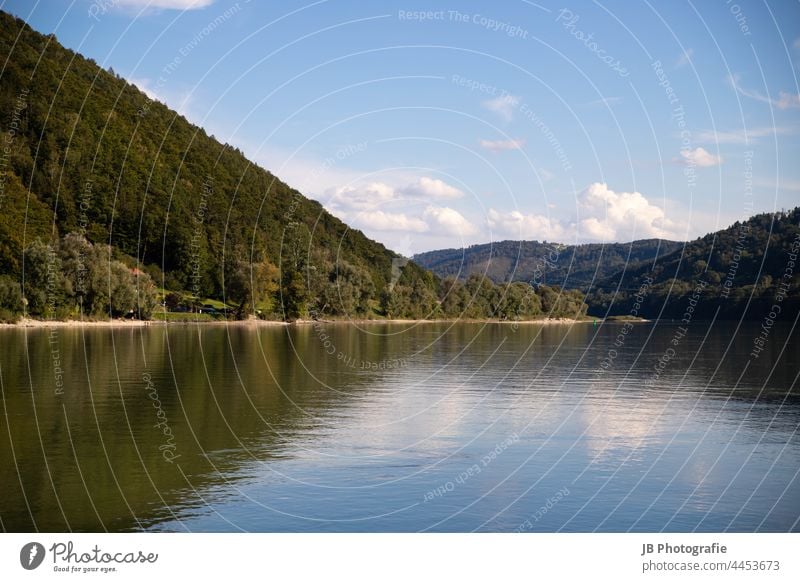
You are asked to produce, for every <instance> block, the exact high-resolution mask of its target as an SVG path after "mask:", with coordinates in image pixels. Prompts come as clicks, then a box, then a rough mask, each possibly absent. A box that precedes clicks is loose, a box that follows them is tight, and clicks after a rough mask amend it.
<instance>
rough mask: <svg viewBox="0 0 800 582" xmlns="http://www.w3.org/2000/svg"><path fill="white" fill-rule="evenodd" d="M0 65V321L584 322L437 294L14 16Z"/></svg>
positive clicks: (512, 304) (527, 307) (534, 304)
mask: <svg viewBox="0 0 800 582" xmlns="http://www.w3.org/2000/svg"><path fill="white" fill-rule="evenodd" d="M0 63H2V69H1V70H0V111H2V116H0V135H1V136H2V141H3V144H2V146H3V147H2V148H0V154H2V156H1V159H0V320H2V319H6V320H9V319H15V318H17V317H19V314H21V313H23V312H24V313H26V314H28V315H32V316H34V317H78V316H81V317H82V316H84V315H89V316H97V317H99V316H108V315H111V316H118V315H121V314H134V313H136V314H138V315H139V316H141V317H149V315H150V313H151V312H152V310H153V307H154V306H155V305H156V300H157V299H158V300H160V299H166V302H167V304H169V303H170V302H172V303H173V304H175V305H176V306H177V307H184V306H185V305H184V304H180V303H181V302H182V301H183V302H186V301H187V299H186V298H187V297H190V298H191V299H190V301H191V302H194V304H197V303H198V302H200V301H202V299H203V298H210V299H217V300H223V301H225V302H226V303H227V304H228V305H229V306H231V305H233V306H235V307H236V313H237V315H239V316H244V315H247V314H248V313H249V314H252V313H258V314H259V315H261V316H267V317H284V318H288V319H293V318H296V317H306V316H309V315H311V316H314V315H315V314H317V315H322V316H324V315H334V316H337V315H346V316H359V317H372V316H376V317H379V316H388V317H405V318H419V317H440V316H446V317H460V316H462V315H465V316H468V317H475V318H485V317H493V318H495V317H496V318H500V319H505V318H510V317H513V318H535V317H543V316H547V315H550V316H557V317H564V316H567V317H569V316H576V315H582V314H583V313H585V310H586V305H585V304H584V303H583V301H582V296H581V295H579V294H577V293H572V292H564V293H561V292H560V291H558V290H555V291H553V290H549V289H546V288H542V289H536V290H535V291H533V290H531V289H530V288H525V287H524V286H506V287H503V288H500V287H498V286H495V285H493V284H492V283H491V282H489V281H488V280H485V279H482V278H473V280H471V281H468V282H467V284H466V285H464V284H461V283H459V282H453V281H449V280H447V281H441V280H440V279H439V278H437V277H436V276H435V275H434V274H433V273H431V272H429V271H426V270H425V269H423V268H421V267H419V266H418V265H416V264H415V263H413V262H408V261H406V260H405V259H403V258H401V257H399V256H398V255H397V254H395V253H393V252H392V251H390V250H388V249H386V248H385V247H384V246H383V245H381V244H379V243H377V242H374V241H372V240H370V239H368V238H367V237H366V236H364V234H363V233H361V232H360V231H357V230H352V229H349V228H348V227H347V225H345V224H344V223H343V222H341V221H340V220H338V219H337V218H335V217H334V216H332V215H331V214H329V213H328V212H326V211H325V210H324V209H323V208H322V206H321V205H320V204H319V203H317V202H315V201H312V200H309V199H308V198H306V197H304V196H303V195H302V194H300V193H299V192H297V191H296V190H294V189H292V188H290V187H289V186H287V185H286V184H284V183H283V182H281V181H280V180H279V179H277V178H276V177H275V176H273V175H272V174H271V173H269V172H268V171H266V170H264V169H262V168H260V167H258V166H256V165H254V164H252V163H251V162H249V161H248V160H247V159H246V158H245V157H244V155H243V154H242V153H241V152H240V151H239V150H237V149H236V148H233V147H231V146H228V145H225V144H221V143H219V142H218V141H217V140H216V139H214V138H213V137H212V136H209V135H207V134H206V133H205V132H204V131H203V129H202V128H199V127H196V126H193V125H192V124H190V123H189V122H188V121H187V120H186V119H184V118H183V117H181V116H180V115H179V114H177V113H175V112H174V111H171V110H170V109H169V108H167V107H166V106H165V105H163V104H161V103H158V102H155V101H153V100H151V99H149V98H148V97H147V96H146V95H145V94H144V93H142V92H141V91H140V90H138V89H137V88H136V87H135V86H133V85H132V84H130V83H128V82H127V81H125V80H124V79H122V78H120V77H119V76H117V75H116V74H114V73H113V71H110V70H109V71H106V70H103V69H102V68H100V67H98V66H97V64H96V63H95V62H94V61H92V60H91V59H86V58H84V57H82V56H81V55H79V54H76V53H75V52H73V51H71V50H68V49H66V48H64V47H62V46H61V45H60V44H59V43H58V41H57V39H56V38H55V36H54V35H47V36H45V35H42V34H39V33H37V32H35V31H34V30H32V29H31V28H30V27H29V26H28V25H27V24H25V23H24V22H23V21H22V20H20V19H18V18H15V17H13V16H11V15H9V14H7V13H5V12H2V11H0ZM23 271H24V276H23ZM154 282H155V283H154ZM20 283H22V286H21V285H20ZM157 287H160V288H164V289H166V290H167V291H170V292H171V293H167V294H166V297H165V296H164V295H163V292H161V293H162V294H159V292H158V291H157ZM178 304H180V305H178ZM192 308H194V307H192Z"/></svg>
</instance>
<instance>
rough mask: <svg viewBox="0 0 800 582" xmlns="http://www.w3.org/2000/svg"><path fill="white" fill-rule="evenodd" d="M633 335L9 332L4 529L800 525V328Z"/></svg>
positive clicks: (189, 329) (659, 328)
mask: <svg viewBox="0 0 800 582" xmlns="http://www.w3.org/2000/svg"><path fill="white" fill-rule="evenodd" d="M622 328H623V326H622V324H605V325H600V326H596V327H595V326H593V325H591V324H588V325H587V324H580V325H575V326H571V327H570V326H552V325H551V326H541V325H522V326H520V327H519V328H515V327H513V326H511V325H508V324H490V325H482V324H466V323H464V324H455V325H454V324H447V323H426V324H418V325H411V324H405V325H401V324H385V323H383V324H381V323H377V324H369V325H362V326H361V327H358V326H356V325H351V324H320V325H318V326H311V325H307V326H295V327H288V328H284V327H249V326H223V325H219V326H211V325H207V326H199V327H198V326H193V325H187V326H168V327H163V326H151V327H144V328H105V329H100V328H93V329H88V328H87V329H79V328H57V329H56V330H55V331H54V332H49V331H48V330H45V329H3V330H0V381H1V386H0V387H1V388H2V401H3V409H2V416H1V417H0V475H1V476H2V477H0V520H1V525H2V528H3V529H4V530H7V531H20V530H27V531H30V530H42V531H70V530H71V531H87V530H88V531H103V530H111V531H130V530H166V531H187V530H189V531H239V530H244V531H423V530H424V531H473V530H479V531H515V530H524V531H629V530H632V531H661V530H667V531H695V530H696V531H724V530H729V531H756V530H758V531H790V530H791V531H797V530H798V529H800V522H799V521H798V519H799V518H800V475H799V474H798V472H799V471H800V435H798V426H800V391H798V388H797V383H796V382H797V377H798V372H800V342H798V333H797V331H792V329H791V328H790V326H788V325H784V326H781V325H776V326H775V327H774V328H773V329H772V331H771V335H770V336H769V340H768V345H767V348H766V349H765V351H764V352H762V354H761V357H760V358H758V359H756V360H752V359H750V358H749V355H748V354H749V353H750V350H751V347H752V342H753V339H754V337H756V336H757V334H758V333H759V331H760V329H759V324H757V323H756V324H742V325H741V326H739V327H737V325H736V324H727V323H725V324H715V325H713V326H711V327H709V326H708V325H704V324H697V325H694V326H692V327H690V330H689V333H688V334H687V335H686V336H685V337H683V338H680V339H679V340H678V341H677V345H676V346H675V345H673V344H671V340H673V339H674V338H675V337H676V336H675V333H676V330H677V326H675V325H671V324H666V323H658V324H655V323H653V324H637V325H635V326H633V329H632V331H631V332H630V333H629V334H627V335H623V336H620V331H621V330H622ZM620 337H622V338H623V339H622V341H619V338H620ZM615 341H617V344H616V345H615ZM671 347H672V348H673V350H674V351H670V348H671ZM659 359H661V364H660V365H659ZM656 368H658V369H657V370H656Z"/></svg>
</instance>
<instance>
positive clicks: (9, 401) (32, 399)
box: [0, 326, 385, 531]
mask: <svg viewBox="0 0 800 582" xmlns="http://www.w3.org/2000/svg"><path fill="white" fill-rule="evenodd" d="M343 329H344V328H343ZM309 331H310V328H307V327H303V328H298V329H292V330H288V333H290V334H291V335H292V340H293V343H294V344H295V345H296V346H297V349H298V352H299V353H303V354H305V355H304V357H303V358H302V361H300V360H299V359H298V357H297V356H296V355H295V353H294V352H293V351H292V350H291V348H290V343H289V341H288V337H287V329H284V328H258V329H257V330H254V329H252V328H242V327H235V326H233V327H230V328H225V327H222V326H220V327H216V326H215V327H211V326H209V327H205V328H200V329H199V330H198V328H196V327H194V326H187V327H170V328H168V329H164V328H137V329H113V330H112V329H87V330H80V329H72V328H61V329H59V335H58V337H59V349H60V355H61V367H62V368H63V370H64V394H63V396H57V395H56V394H55V392H54V389H55V383H54V379H53V373H52V367H51V366H50V362H51V347H50V345H49V344H48V334H47V330H43V329H42V330H35V331H25V330H7V331H5V332H4V333H6V334H7V337H8V340H9V341H7V342H4V343H5V345H6V348H5V350H4V351H5V353H4V356H3V365H2V380H3V390H4V394H3V395H4V400H5V407H6V416H5V418H4V424H5V419H8V430H3V431H2V433H3V437H2V438H3V443H4V444H3V445H2V447H0V469H2V473H3V474H4V475H6V476H7V477H6V478H5V479H3V481H2V484H0V515H2V519H3V525H4V527H5V528H6V529H10V530H18V531H24V530H33V529H37V528H38V529H40V530H47V531H66V530H68V529H73V530H76V531H81V530H90V531H92V530H94V531H97V530H103V529H104V528H106V529H111V530H126V529H131V528H136V527H137V519H140V520H143V521H144V522H151V521H152V519H153V518H154V517H156V516H161V517H163V518H169V517H171V514H170V512H169V510H168V509H167V506H170V505H175V504H177V505H186V504H187V503H188V504H192V503H195V502H199V499H198V498H197V497H196V496H194V495H193V494H192V493H191V490H192V489H197V490H202V488H203V487H205V486H207V485H210V484H213V483H220V480H221V478H220V475H219V473H222V474H224V475H225V476H226V477H230V478H233V479H236V469H237V467H241V466H242V465H243V464H245V463H249V462H252V461H262V462H263V461H268V460H269V459H270V458H273V457H275V456H281V455H282V454H283V450H284V448H285V443H287V442H291V441H292V440H293V436H294V435H297V434H298V433H307V432H308V431H309V430H310V429H312V428H313V427H314V426H315V425H316V424H318V423H319V422H320V421H321V420H320V417H322V419H323V420H324V415H325V414H326V412H328V411H330V410H334V409H336V408H338V407H341V406H343V405H346V403H347V396H348V393H352V392H354V391H358V390H362V389H363V386H364V385H365V384H368V381H369V377H368V376H362V377H359V378H356V377H353V376H352V371H349V372H348V370H347V369H346V368H344V367H341V366H340V365H339V362H337V360H336V359H335V357H334V358H333V359H332V358H331V357H330V356H328V355H326V354H324V352H323V351H322V350H321V349H319V346H318V345H317V343H316V342H315V341H314V338H313V337H310V336H309V333H308V332H309ZM12 335H13V338H12V337H11V336H12ZM344 335H345V336H348V335H352V334H344ZM26 337H27V342H26ZM26 344H27V354H26ZM341 345H342V346H346V347H347V349H348V350H350V351H351V352H352V353H354V354H355V355H356V356H357V357H359V358H361V357H364V358H375V357H378V356H379V354H380V351H381V350H382V349H384V348H385V345H383V346H382V344H381V342H378V343H376V344H372V343H368V342H364V341H362V340H358V339H351V340H349V341H344V338H343V339H342V341H341ZM143 349H144V357H143V353H142V350H143ZM365 349H367V351H368V352H369V353H364V352H363V350H365ZM145 361H146V366H145V365H144V362H145ZM25 362H30V376H28V369H27V367H26V365H25ZM267 362H268V364H267ZM87 363H88V364H87ZM87 365H88V374H87ZM173 371H174V375H173ZM145 373H146V374H149V378H150V381H149V382H148V381H145V379H143V374H145ZM345 374H349V375H350V376H349V377H348V378H347V380H345V379H344V378H343V375H345ZM314 377H316V378H319V379H320V380H322V381H327V383H329V384H330V385H331V386H332V387H327V386H325V385H323V384H322V383H321V382H320V381H318V380H314ZM176 379H177V381H176ZM31 385H33V386H34V390H33V391H31V389H30V386H31ZM342 385H344V386H346V388H345V389H342V388H341V386H342ZM333 387H338V388H337V389H334V388H333ZM155 398H157V399H158V401H157V405H156V401H155V400H154V399H155ZM34 403H35V407H34ZM62 405H63V408H62ZM156 406H158V407H159V408H161V409H162V410H163V411H164V412H163V413H162V414H163V415H165V416H166V424H167V425H168V426H169V428H170V430H171V432H172V434H174V437H175V438H174V445H175V447H174V452H175V454H176V455H180V457H179V458H177V459H176V460H175V462H174V464H170V463H169V462H166V461H165V460H164V457H163V455H162V452H163V446H164V445H165V443H167V438H166V436H165V435H164V433H163V430H162V429H163V426H164V422H163V420H164V419H163V417H161V418H160V417H159V416H157V414H158V408H157V407H156ZM159 422H161V423H162V426H161V427H159V426H157V425H158V424H159ZM37 426H38V430H39V431H40V432H41V440H42V443H43V444H40V442H39V438H38V436H37ZM9 433H10V434H11V439H12V442H13V455H12V448H11V445H9V443H8V436H7V435H8V434H9ZM159 447H162V448H161V450H160V449H159ZM43 449H44V452H43ZM137 449H138V451H137ZM140 456H141V458H140ZM15 458H16V464H17V467H18V468H19V478H17V470H16V469H15V466H14V462H15ZM76 459H77V461H76ZM181 471H182V472H183V473H185V474H186V479H184V477H183V476H182V475H181ZM231 476H232V477H231ZM20 481H21V483H20ZM23 490H24V496H25V497H27V499H28V503H29V505H30V507H31V511H32V512H33V513H34V517H33V518H31V516H30V515H29V513H28V509H27V507H26V504H25V502H24V499H25V497H24V496H23ZM57 497H58V499H57ZM59 500H60V506H59Z"/></svg>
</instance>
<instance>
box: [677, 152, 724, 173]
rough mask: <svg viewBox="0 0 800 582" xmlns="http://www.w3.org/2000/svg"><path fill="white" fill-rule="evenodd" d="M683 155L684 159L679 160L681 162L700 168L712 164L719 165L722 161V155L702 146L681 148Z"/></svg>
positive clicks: (708, 166)
mask: <svg viewBox="0 0 800 582" xmlns="http://www.w3.org/2000/svg"><path fill="white" fill-rule="evenodd" d="M681 157H682V158H683V159H682V160H679V161H680V162H682V163H684V164H686V165H688V166H697V167H699V168H710V167H712V166H719V165H720V164H721V163H722V157H721V156H715V155H714V154H712V153H710V152H708V151H706V150H705V149H703V148H701V147H697V148H695V149H684V150H681Z"/></svg>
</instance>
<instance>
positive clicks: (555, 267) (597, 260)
mask: <svg viewBox="0 0 800 582" xmlns="http://www.w3.org/2000/svg"><path fill="white" fill-rule="evenodd" d="M680 247H681V243H677V242H673V241H665V240H657V239H648V240H638V241H635V242H632V243H613V244H583V245H562V244H557V243H547V242H538V241H510V240H507V241H500V242H496V243H491V244H480V245H473V246H471V247H467V248H464V249H443V250H437V251H430V252H427V253H420V254H418V255H416V256H415V257H414V261H416V262H417V263H418V264H420V265H421V266H423V267H425V268H427V269H430V270H432V271H433V272H434V273H436V274H437V275H439V276H440V277H458V278H459V279H461V280H462V281H464V280H466V279H468V278H469V277H470V276H471V275H475V274H478V275H484V274H485V275H486V276H487V277H488V278H489V279H491V280H492V281H494V282H495V283H507V282H510V281H520V282H525V283H530V284H532V285H534V286H539V285H558V286H560V287H563V288H566V289H582V290H585V289H586V288H587V287H588V286H589V285H590V284H591V283H592V281H595V280H597V279H600V278H604V277H608V276H611V275H613V274H614V273H616V272H618V271H620V270H622V269H623V268H624V267H625V265H627V264H630V263H637V262H639V261H652V260H653V259H654V258H655V257H656V256H663V255H665V254H667V253H669V252H672V251H674V250H676V249H678V248H680Z"/></svg>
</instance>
